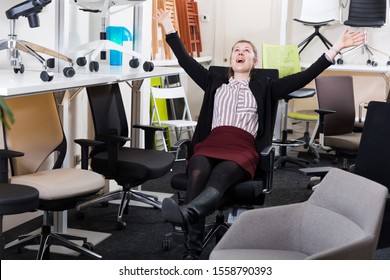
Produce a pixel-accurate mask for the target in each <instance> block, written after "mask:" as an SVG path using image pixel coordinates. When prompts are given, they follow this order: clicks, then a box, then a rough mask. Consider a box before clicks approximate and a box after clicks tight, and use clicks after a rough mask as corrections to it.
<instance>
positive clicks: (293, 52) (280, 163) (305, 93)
mask: <svg viewBox="0 0 390 280" xmlns="http://www.w3.org/2000/svg"><path fill="white" fill-rule="evenodd" d="M263 68H271V69H272V68H274V69H278V70H279V76H280V77H285V76H288V75H291V74H294V73H297V72H300V71H301V66H300V60H299V54H298V47H297V46H296V45H283V46H282V45H269V44H263ZM314 94H315V90H314V89H306V88H303V89H300V90H297V91H294V92H292V93H290V94H289V95H288V96H287V97H285V98H284V115H283V126H282V136H281V139H276V140H274V141H273V145H275V146H279V147H280V156H279V158H278V159H277V160H276V162H275V168H278V167H284V166H285V164H286V162H290V163H294V164H297V165H300V166H307V164H308V163H309V162H308V161H307V160H304V159H301V158H297V157H291V156H288V155H287V151H288V148H297V147H299V146H305V147H310V145H309V141H308V140H306V139H309V138H310V137H309V136H308V135H309V131H308V127H309V124H308V123H309V122H312V121H313V118H315V117H313V115H311V114H307V113H305V112H296V113H295V114H291V113H290V115H289V112H288V102H289V100H290V99H293V98H308V97H312V96H314ZM288 117H292V118H293V119H295V120H297V119H299V120H300V121H305V122H306V123H307V131H305V135H304V137H303V138H302V139H295V140H290V139H288V137H287V134H288V129H287V119H288ZM317 118H318V117H317ZM311 150H314V148H312V149H311ZM314 155H315V157H316V159H318V158H319V156H318V153H314Z"/></svg>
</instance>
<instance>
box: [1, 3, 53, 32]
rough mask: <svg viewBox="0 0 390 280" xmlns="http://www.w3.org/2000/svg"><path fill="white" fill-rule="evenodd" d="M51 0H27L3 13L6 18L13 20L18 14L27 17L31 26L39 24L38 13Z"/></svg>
mask: <svg viewBox="0 0 390 280" xmlns="http://www.w3.org/2000/svg"><path fill="white" fill-rule="evenodd" d="M50 3H51V0H28V1H24V2H22V3H19V4H18V5H15V6H13V7H12V8H10V9H8V10H7V11H6V12H5V14H6V16H7V18H8V19H11V20H15V19H18V18H19V17H20V16H24V17H27V19H28V23H29V25H30V27H31V28H34V27H38V26H39V18H38V13H40V12H41V11H42V9H43V7H45V6H46V5H48V4H50Z"/></svg>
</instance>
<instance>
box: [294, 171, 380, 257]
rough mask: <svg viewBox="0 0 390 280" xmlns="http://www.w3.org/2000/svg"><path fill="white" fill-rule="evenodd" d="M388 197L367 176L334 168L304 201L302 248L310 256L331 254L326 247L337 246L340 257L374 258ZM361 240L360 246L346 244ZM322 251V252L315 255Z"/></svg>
mask: <svg viewBox="0 0 390 280" xmlns="http://www.w3.org/2000/svg"><path fill="white" fill-rule="evenodd" d="M386 197H387V189H386V188H385V187H384V186H382V185H380V184H378V183H376V182H374V181H372V180H369V179H367V178H364V177H361V176H358V175H356V174H353V173H350V172H347V171H344V170H341V169H336V168H334V169H331V170H330V172H329V173H328V174H327V175H326V176H325V178H324V179H323V180H322V181H321V183H320V184H319V185H317V188H316V190H315V191H314V193H313V194H312V195H311V197H310V198H309V200H308V201H307V202H306V203H305V204H306V205H305V208H304V213H303V216H302V222H301V232H300V239H301V240H302V242H301V245H300V246H301V250H302V252H304V253H306V254H309V255H312V256H311V258H321V255H322V254H323V256H322V257H323V258H327V259H329V258H332V256H329V255H327V251H329V250H331V249H335V248H338V247H343V248H344V254H345V256H344V257H343V256H340V254H343V253H342V252H343V251H342V250H343V249H340V252H338V254H339V255H337V256H335V257H337V258H345V259H348V258H355V259H370V258H371V259H372V258H373V257H374V254H375V249H376V246H377V242H378V238H379V231H380V227H381V224H382V219H383V212H384V208H385V202H386ZM354 241H365V242H361V244H360V245H359V246H360V247H358V248H354V249H352V248H353V247H351V248H349V249H348V247H347V246H346V245H347V244H353V243H354ZM316 254H319V255H316Z"/></svg>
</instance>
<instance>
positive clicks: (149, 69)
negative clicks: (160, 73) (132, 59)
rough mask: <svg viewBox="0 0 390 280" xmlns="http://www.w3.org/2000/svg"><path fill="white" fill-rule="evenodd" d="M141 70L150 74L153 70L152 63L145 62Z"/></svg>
mask: <svg viewBox="0 0 390 280" xmlns="http://www.w3.org/2000/svg"><path fill="white" fill-rule="evenodd" d="M143 68H144V71H145V72H152V71H153V69H154V64H153V62H150V61H145V62H144V65H143Z"/></svg>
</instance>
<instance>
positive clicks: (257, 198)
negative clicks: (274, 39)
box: [162, 66, 278, 250]
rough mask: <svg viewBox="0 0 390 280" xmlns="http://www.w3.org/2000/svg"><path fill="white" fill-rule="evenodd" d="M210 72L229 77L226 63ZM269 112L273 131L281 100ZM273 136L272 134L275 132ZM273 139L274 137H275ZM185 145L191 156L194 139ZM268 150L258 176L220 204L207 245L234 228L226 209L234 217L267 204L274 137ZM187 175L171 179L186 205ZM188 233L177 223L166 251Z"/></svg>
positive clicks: (269, 73)
mask: <svg viewBox="0 0 390 280" xmlns="http://www.w3.org/2000/svg"><path fill="white" fill-rule="evenodd" d="M209 70H210V71H212V72H215V73H219V74H220V75H224V76H227V75H228V68H227V67H223V66H210V68H209ZM254 75H255V76H257V77H262V78H264V77H268V78H277V77H278V70H276V69H256V71H255V73H254ZM271 107H272V108H270V110H269V112H267V113H269V114H270V116H271V118H272V122H271V123H272V127H267V128H266V129H267V130H270V131H273V129H274V125H275V120H276V113H277V107H278V101H273V103H272V104H271ZM271 135H272V133H271ZM271 138H272V136H271ZM183 145H187V147H186V148H185V150H186V151H188V157H189V156H190V154H191V151H192V146H191V142H190V141H188V140H187V141H183ZM263 146H264V149H263V150H262V153H261V155H259V156H260V160H259V165H258V167H257V170H256V175H255V179H253V180H248V181H245V182H242V183H240V184H238V185H236V186H234V187H233V188H231V189H230V190H228V191H227V192H226V193H225V194H224V196H223V199H222V201H221V202H220V203H219V205H218V206H217V208H216V209H217V213H218V214H217V216H216V221H215V223H213V224H211V225H206V232H207V233H206V235H205V237H204V240H203V246H202V247H203V248H204V247H206V246H207V245H208V244H209V243H210V241H211V240H212V239H213V238H214V237H215V238H216V240H217V241H218V240H219V239H220V237H221V236H222V235H223V234H224V233H225V232H226V230H227V229H228V228H229V227H230V224H229V222H228V221H226V219H225V216H224V211H225V210H226V209H229V208H231V209H232V210H231V214H232V215H231V219H232V220H234V219H235V218H236V216H237V214H239V213H240V210H242V209H243V208H246V209H250V208H253V207H255V206H261V205H263V204H264V201H265V196H266V194H268V193H270V192H271V191H272V181H273V169H274V167H273V166H274V156H275V149H274V148H273V147H272V139H264V145H263ZM187 180H188V179H187V174H186V173H178V174H176V175H174V176H173V177H172V178H171V186H172V188H173V189H174V190H175V191H177V195H178V200H179V204H183V201H184V199H183V197H182V196H181V192H183V191H186V188H187ZM183 237H184V233H183V230H182V228H181V225H176V224H173V231H172V232H171V233H168V234H166V235H165V238H164V240H163V244H162V247H163V249H165V250H168V249H170V247H171V243H172V242H181V241H182V240H183Z"/></svg>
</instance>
